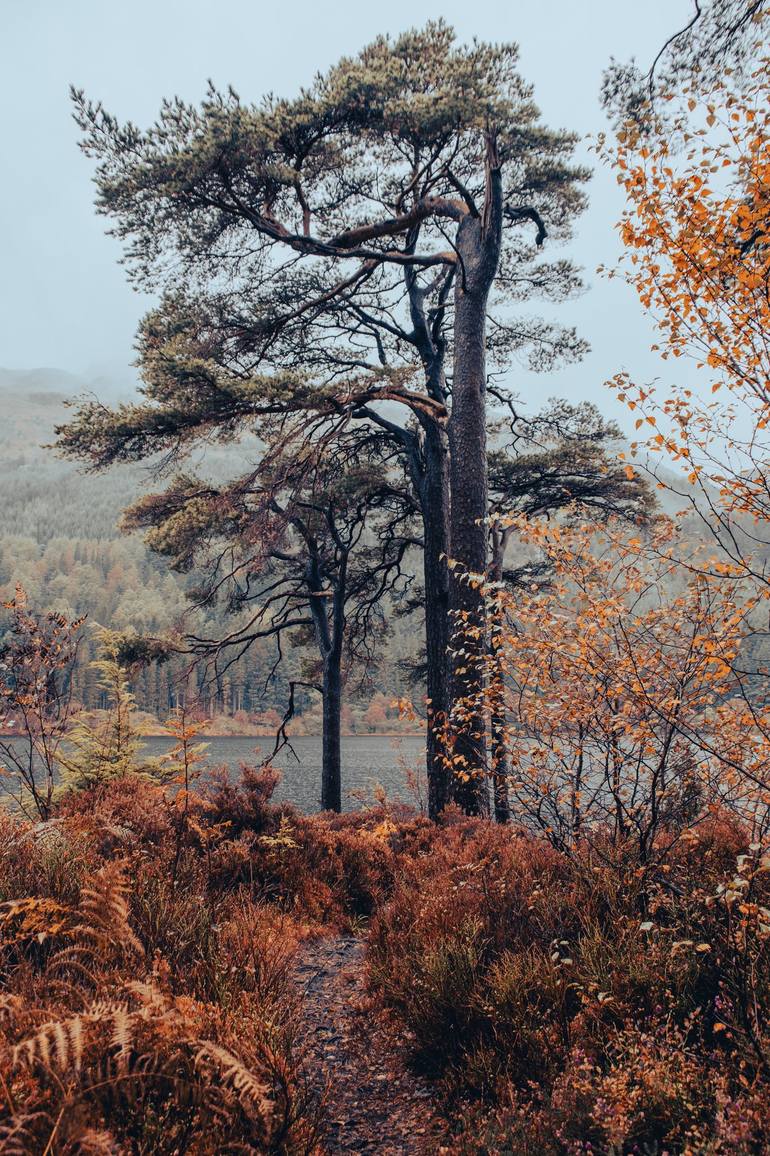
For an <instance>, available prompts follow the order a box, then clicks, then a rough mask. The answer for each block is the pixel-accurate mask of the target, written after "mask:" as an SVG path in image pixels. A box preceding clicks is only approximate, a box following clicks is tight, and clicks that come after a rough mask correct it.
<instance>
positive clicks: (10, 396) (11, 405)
mask: <svg viewBox="0 0 770 1156" xmlns="http://www.w3.org/2000/svg"><path fill="white" fill-rule="evenodd" d="M129 389H130V385H128V386H127V387H126V389H125V390H124V391H122V392H123V395H124V396H126V395H127V394H128V391H129ZM84 391H91V392H93V393H95V394H97V396H100V397H102V396H105V397H107V398H108V399H109V400H112V399H114V398H115V397H119V396H120V395H121V390H120V387H119V385H116V384H115V383H114V382H112V381H107V380H94V381H88V382H85V383H83V382H81V381H79V380H78V379H77V378H75V377H73V376H71V375H69V374H67V373H64V372H63V371H59V370H54V369H40V370H28V371H18V372H15V371H10V370H3V369H0V406H1V407H2V422H0V486H2V494H3V501H2V503H0V593H1V594H2V595H3V597H8V596H10V595H11V594H12V593H13V589H14V586H15V584H16V583H17V582H20V583H21V584H22V585H23V586H24V587H25V589H26V590H27V593H28V595H29V598H30V601H31V603H32V604H33V605H34V606H35V607H39V608H41V609H56V610H60V611H62V612H63V613H65V614H67V615H70V616H78V615H81V614H87V615H88V617H89V619H90V620H91V621H92V622H96V623H99V624H101V625H104V626H111V627H115V628H117V629H120V630H124V629H135V630H137V631H138V632H140V633H143V634H150V635H162V634H163V633H165V632H166V631H168V630H169V629H170V628H172V627H174V626H177V625H179V624H180V623H183V624H187V623H189V622H190V617H189V616H190V609H189V604H188V602H187V600H186V598H185V594H184V590H185V585H186V581H187V580H186V578H185V577H184V576H183V575H178V574H175V573H173V572H172V571H171V570H169V568H168V566H167V564H166V562H165V561H164V560H163V559H161V558H157V557H155V556H154V555H152V554H151V553H150V552H149V551H148V550H147V549H146V548H145V546H144V543H143V542H142V539H141V537H140V536H137V535H131V536H126V535H123V534H121V532H120V530H119V528H118V523H119V520H120V514H121V511H122V509H123V508H124V507H125V506H126V505H128V504H129V503H130V502H131V501H132V500H133V499H134V498H135V497H136V496H137V494H138V493H139V492H141V491H142V490H143V489H145V488H147V487H148V486H149V485H151V484H152V479H151V478H150V477H149V476H148V473H147V471H146V469H143V468H141V467H122V468H116V469H113V470H110V471H108V472H107V473H105V474H101V475H93V474H84V473H83V472H81V471H80V470H78V469H77V467H76V466H75V465H73V464H72V463H71V462H67V461H63V460H61V459H60V458H58V457H57V456H56V455H55V453H54V452H53V451H52V450H50V449H47V448H45V447H46V445H48V444H50V442H51V441H52V440H53V431H54V426H55V425H56V424H57V423H59V422H61V421H62V419H63V418H64V417H65V416H66V414H67V410H66V408H65V402H66V400H67V398H72V397H73V396H75V395H76V394H78V393H82V392H84ZM227 452H228V451H226V450H220V451H218V453H219V454H220V455H223V454H225V453H227ZM229 452H238V451H237V450H231V451H229ZM208 465H209V466H210V468H211V469H213V470H214V471H216V467H217V461H216V460H213V461H212V462H210V463H208ZM217 625H221V623H220V624H217V623H216V622H215V621H211V620H209V621H208V622H206V621H205V620H203V619H202V618H201V617H198V618H197V626H198V627H208V629H207V630H206V633H212V632H213V631H214V630H215V629H216V627H217ZM393 628H394V634H393V637H392V638H391V640H390V642H389V643H388V644H387V645H386V647H385V650H384V653H383V671H382V672H381V680H379V681H380V685H387V686H388V687H389V688H392V689H393V694H394V695H395V694H398V693H400V692H401V691H402V690H403V691H404V692H406V686H405V683H404V679H403V675H402V674H401V672H400V669H399V666H398V662H399V659H400V658H401V657H402V656H404V655H406V654H409V653H411V651H412V642H411V639H410V627H409V625H408V623H407V622H405V621H402V620H399V619H396V620H395V621H394V623H393ZM411 633H412V634H413V631H412V632H411ZM89 649H90V646H87V647H86V650H85V654H84V658H85V660H86V661H85V662H84V663H83V664H82V666H81V671H80V673H79V676H78V678H79V685H78V687H77V691H78V695H79V697H81V698H82V699H83V701H84V702H85V704H86V705H87V706H89V707H91V706H97V705H99V702H98V691H97V689H96V687H95V686H94V678H93V674H92V672H89V671H88V669H87V660H88V658H89ZM272 660H273V650H272V647H271V646H270V645H269V644H265V645H263V646H261V647H254V648H253V649H252V650H251V651H250V652H249V653H248V654H247V655H245V656H244V657H243V658H241V659H240V660H239V661H238V662H237V663H236V664H235V665H234V666H233V667H232V668H230V670H229V671H228V672H227V674H226V675H225V676H224V677H223V678H221V679H219V680H218V681H217V680H214V681H213V682H211V681H209V680H207V681H206V682H205V684H204V682H203V680H202V678H201V685H200V692H201V695H202V697H203V699H204V701H205V702H206V703H207V706H208V707H209V709H210V710H211V711H212V712H213V713H219V712H222V713H224V714H227V715H231V714H235V713H237V712H244V711H245V712H248V713H249V714H251V715H257V716H260V715H264V716H265V719H266V720H268V721H269V720H270V719H273V718H274V717H275V712H276V711H280V712H281V713H282V711H283V707H284V704H285V699H286V687H287V678H286V676H291V677H293V676H296V675H297V674H298V673H299V669H300V664H301V661H302V655H301V652H300V651H293V650H292V649H291V648H290V649H289V651H288V654H287V659H286V663H285V664H284V673H283V674H281V675H279V676H278V677H277V678H276V679H274V680H272V681H268V676H269V672H270V670H271V667H272ZM182 667H183V663H182V661H181V660H179V661H175V662H171V663H168V664H166V665H164V666H161V667H159V668H157V669H153V670H150V671H147V672H146V673H145V674H143V675H141V676H140V677H139V679H138V680H137V685H136V687H135V691H136V694H137V699H138V703H139V705H140V707H141V708H142V709H144V710H148V711H150V712H151V713H152V714H155V715H157V716H158V717H160V718H163V717H164V716H165V715H167V714H168V712H169V710H170V709H172V708H173V706H174V705H175V704H176V702H177V701H178V693H179V691H178V686H179V682H180V678H181V676H182V673H183V671H182ZM266 683H267V686H266ZM382 698H383V696H381V695H380V696H379V699H382ZM299 705H300V708H301V709H302V708H304V711H305V726H306V727H307V729H308V730H314V729H315V728H316V726H317V724H318V722H319V720H318V719H316V717H315V714H316V711H315V709H314V708H315V703H314V701H313V696H312V695H308V694H305V696H304V698H303V699H302V700H301V701H300V704H299ZM367 706H368V703H367V702H366V701H364V700H362V701H361V703H360V707H357V706H356V705H355V704H354V706H353V710H352V712H351V711H348V717H347V720H346V722H347V725H348V727H350V728H356V727H366V728H368V727H369V726H371V724H372V721H373V720H372V719H371V718H370V719H369V720H368V721H365V720H364V716H365V714H366V710H367ZM380 706H381V708H382V709H381V710H378V711H375V712H374V713H375V715H377V716H378V717H379V715H380V714H382V715H383V716H386V715H391V712H390V711H389V710H388V709H387V705H386V704H385V703H384V702H382V703H380ZM370 713H371V712H370ZM393 721H394V720H393V719H392V717H391V718H389V719H387V721H386V718H385V717H383V718H382V719H381V720H380V725H381V726H382V727H383V729H385V728H386V727H387V726H389V725H392V724H393Z"/></svg>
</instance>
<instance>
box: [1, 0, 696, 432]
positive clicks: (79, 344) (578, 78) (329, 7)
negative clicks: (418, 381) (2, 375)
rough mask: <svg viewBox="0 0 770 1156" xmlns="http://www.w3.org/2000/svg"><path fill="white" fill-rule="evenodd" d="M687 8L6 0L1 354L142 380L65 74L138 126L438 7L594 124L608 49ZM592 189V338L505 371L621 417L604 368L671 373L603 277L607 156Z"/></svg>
mask: <svg viewBox="0 0 770 1156" xmlns="http://www.w3.org/2000/svg"><path fill="white" fill-rule="evenodd" d="M690 10H691V3H690V0H647V3H646V4H644V5H640V4H639V3H638V0H583V2H582V3H576V2H575V0H537V2H536V3H532V2H531V0H526V2H525V0H473V2H472V3H468V0H464V2H463V3H460V2H459V0H444V2H443V3H439V2H437V0H436V2H434V0H417V2H416V3H415V2H412V3H407V2H406V0H389V3H388V4H386V5H381V6H380V5H377V4H367V3H364V2H361V0H358V2H356V0H337V2H333V3H329V2H325V0H286V2H284V3H279V2H274V3H266V2H265V0H218V2H213V0H123V2H122V3H117V2H115V0H113V2H109V0H0V12H2V25H1V26H0V44H2V58H1V59H2V68H1V69H0V86H1V87H2V89H3V91H2V98H1V99H0V137H1V140H2V157H3V166H4V169H5V179H4V180H3V181H2V183H1V184H0V246H1V249H2V252H1V254H0V260H1V261H2V272H3V276H2V284H1V285H0V298H1V300H0V366H5V367H9V368H33V367H37V366H55V367H59V368H62V369H65V370H68V371H70V372H73V373H76V374H80V375H83V376H84V377H90V376H92V375H94V374H97V373H104V372H109V373H110V375H115V376H118V377H119V378H120V379H122V380H125V381H126V382H128V381H130V380H131V379H132V377H133V371H132V370H131V369H130V368H129V367H130V363H131V361H132V358H133V351H132V342H133V334H134V331H135V328H136V324H137V321H138V319H139V317H140V316H141V314H142V313H143V312H144V311H145V309H146V308H147V306H148V304H149V299H148V298H142V297H140V296H138V295H137V294H136V293H135V292H134V291H133V290H132V289H130V288H129V287H128V285H127V284H126V282H125V278H124V273H123V270H122V269H121V267H120V265H119V264H118V258H119V256H120V250H119V246H118V244H117V243H116V242H115V241H114V240H113V239H112V238H109V237H106V236H105V227H106V221H105V220H104V219H103V218H100V217H97V216H96V214H95V212H94V210H93V192H92V186H91V183H90V174H91V163H90V162H89V161H88V159H87V158H85V157H84V156H83V155H82V154H81V153H80V151H79V150H78V148H77V130H76V128H75V125H74V123H73V122H72V120H71V118H70V110H69V101H68V86H69V84H70V83H74V84H75V85H77V86H78V87H83V88H85V90H86V93H87V94H88V95H89V96H90V97H92V98H94V99H100V100H102V101H103V103H104V105H105V106H106V108H107V109H108V110H109V111H111V112H113V113H115V114H116V115H117V116H118V117H120V118H131V119H132V120H134V121H136V122H137V123H139V124H140V125H145V124H147V123H148V122H150V121H151V120H152V119H153V118H154V115H155V113H156V111H157V108H158V105H159V103H160V101H161V99H162V98H163V97H164V96H171V95H174V94H179V95H180V96H182V97H184V98H186V99H187V100H196V99H198V98H200V97H201V96H202V95H203V93H204V90H205V86H206V81H207V79H208V78H211V79H213V80H214V82H215V83H216V84H217V85H219V86H222V87H224V86H226V85H227V84H232V85H233V87H234V88H236V90H237V91H238V92H239V93H240V95H241V97H242V99H244V100H251V99H255V100H256V99H258V98H259V97H260V96H262V95H263V94H264V93H265V92H267V91H274V92H276V93H279V94H282V95H292V94H293V93H294V92H296V90H297V89H298V87H299V86H300V85H302V84H303V83H306V82H307V81H308V80H309V79H310V78H311V76H312V74H313V73H314V72H315V71H316V70H319V69H321V70H323V69H325V68H327V67H328V66H329V65H331V64H332V63H333V62H335V61H336V60H337V59H338V57H340V56H341V55H343V54H349V53H353V52H355V51H356V50H357V49H359V48H360V47H362V46H363V45H364V44H365V43H367V42H368V41H369V40H371V39H372V38H373V37H374V36H376V35H377V34H378V33H381V32H389V33H398V32H401V31H403V30H404V29H406V28H408V27H411V26H414V25H415V24H421V23H423V22H424V21H425V20H426V19H428V18H430V17H438V16H444V17H445V18H446V19H447V20H448V21H449V22H450V23H452V24H453V25H454V27H455V28H456V30H457V32H458V34H459V35H460V36H461V37H462V38H463V39H468V38H470V37H472V36H474V35H475V36H478V37H479V38H482V39H487V40H496V41H501V40H506V41H507V40H514V41H516V42H518V44H519V45H520V49H521V72H522V74H523V75H524V76H525V77H526V78H527V79H528V80H530V81H531V82H532V83H533V84H534V86H535V96H536V99H537V101H538V103H539V105H540V107H541V109H542V112H543V115H544V117H545V120H546V122H547V123H549V124H551V125H552V126H553V127H564V128H569V129H573V130H576V131H577V132H578V133H580V134H585V135H586V136H587V135H588V134H590V133H595V132H597V131H598V130H600V129H601V128H602V127H603V123H604V122H603V117H602V113H601V110H600V107H599V100H598V93H599V87H600V82H601V72H602V69H603V68H604V66H605V65H606V64H607V63H608V61H609V59H610V57H612V56H615V57H617V58H620V59H622V60H626V59H628V58H629V57H630V56H632V55H636V56H637V58H638V59H639V60H640V62H642V63H644V64H647V63H649V61H650V60H651V58H652V56H654V54H655V52H656V50H657V49H658V47H660V45H661V43H662V42H663V41H664V40H665V39H666V37H667V36H668V35H669V33H670V32H671V31H673V30H674V29H676V28H678V27H680V26H681V25H682V23H684V22H686V16H687V14H688V13H689V12H690ZM683 18H684V19H683ZM585 156H586V157H588V153H587V151H586V152H585ZM589 192H590V197H591V207H590V210H589V211H588V213H587V214H586V215H585V216H584V217H583V218H582V219H581V220H580V221H579V222H578V226H577V232H578V236H577V238H576V241H575V243H574V245H573V246H572V248H571V255H572V256H573V258H575V259H576V260H577V261H578V262H579V263H580V264H581V265H583V266H584V268H585V270H586V275H587V278H588V280H589V282H590V285H591V288H590V290H589V291H588V293H587V294H586V295H585V296H584V297H582V298H581V299H580V300H578V301H575V302H572V303H570V304H569V305H567V306H566V307H565V308H564V309H563V310H562V311H561V312H560V316H561V317H562V319H563V320H565V321H567V322H569V323H571V324H575V325H577V326H578V328H579V330H580V332H581V333H582V335H583V336H585V337H586V338H587V339H588V340H589V341H590V343H591V346H592V353H591V355H590V356H589V357H587V358H586V359H585V360H584V361H583V363H582V364H581V365H580V366H577V367H571V368H569V369H567V370H563V371H561V372H560V373H558V374H549V375H546V376H545V377H544V378H543V379H539V380H538V379H535V378H533V376H532V375H528V374H524V373H520V372H519V371H518V370H517V369H514V370H513V371H512V378H511V381H512V384H514V385H515V386H516V387H518V388H520V390H521V391H522V392H523V393H524V394H525V395H526V396H528V397H530V398H532V400H533V401H534V400H535V398H536V397H537V396H542V397H548V396H553V395H559V396H564V397H568V398H569V399H570V400H574V401H577V400H580V399H581V398H585V397H588V398H591V399H592V400H595V401H597V402H599V403H600V404H601V405H602V407H603V408H604V409H605V410H607V411H608V412H613V413H615V414H616V416H621V412H622V411H621V409H620V407H617V408H615V407H616V403H613V402H612V400H611V398H610V395H609V393H608V391H607V390H606V389H605V388H604V386H603V382H604V381H605V380H606V379H607V378H608V377H610V376H611V375H612V374H613V373H615V372H616V371H617V370H619V369H624V368H625V369H629V370H631V371H632V373H633V374H635V375H636V377H637V378H638V379H640V380H641V379H644V380H650V379H651V378H653V377H655V376H656V375H658V374H660V375H661V376H662V377H663V378H664V380H665V376H666V371H667V365H666V363H664V362H661V361H658V360H657V358H656V357H655V355H654V354H651V353H650V352H649V345H650V343H651V341H652V340H653V336H652V330H651V327H650V324H649V322H648V321H647V320H646V319H645V318H644V317H643V316H642V314H641V312H640V310H639V306H638V304H637V302H636V298H635V296H634V295H632V293H631V291H630V290H628V289H627V288H625V287H624V286H622V285H621V283H620V282H618V281H612V282H609V283H608V282H606V281H604V280H602V279H601V278H600V277H598V276H597V275H596V274H595V269H596V266H597V265H598V264H600V263H604V264H607V263H612V261H613V259H614V258H615V257H616V256H617V253H618V243H617V239H616V236H615V232H614V224H615V222H616V221H617V219H618V216H619V214H620V211H621V209H622V198H621V195H620V193H619V190H618V188H617V185H616V183H615V177H614V175H613V174H611V173H608V172H607V171H606V170H603V169H601V168H597V169H596V172H595V176H594V180H593V181H592V184H591V188H590V190H589ZM623 416H625V415H623Z"/></svg>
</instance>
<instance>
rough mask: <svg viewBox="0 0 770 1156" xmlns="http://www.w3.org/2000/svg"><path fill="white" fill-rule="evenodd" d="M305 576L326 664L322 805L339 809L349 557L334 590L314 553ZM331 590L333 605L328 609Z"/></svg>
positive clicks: (340, 801) (332, 809) (322, 741)
mask: <svg viewBox="0 0 770 1156" xmlns="http://www.w3.org/2000/svg"><path fill="white" fill-rule="evenodd" d="M305 580H306V582H307V585H308V589H309V590H310V592H311V598H310V610H311V614H312V617H313V624H314V627H315V635H316V642H317V644H318V651H319V654H320V656H321V662H322V666H323V685H322V693H323V736H322V740H321V748H322V763H321V808H322V809H323V810H324V811H337V812H339V811H341V810H342V758H341V751H340V730H341V725H340V719H341V714H342V641H343V639H344V637H345V597H346V592H347V591H346V585H347V557H344V558H342V559H341V562H340V566H339V572H338V574H337V579H336V582H335V585H334V589H333V591H331V592H330V591H328V590H325V589H324V583H323V581H322V578H321V574H320V571H319V567H318V559H317V557H316V556H313V557H311V558H310V560H309V561H308V565H307V569H306V576H305ZM330 593H331V606H330V608H329V609H327V605H328V602H329V597H328V596H329V594H330Z"/></svg>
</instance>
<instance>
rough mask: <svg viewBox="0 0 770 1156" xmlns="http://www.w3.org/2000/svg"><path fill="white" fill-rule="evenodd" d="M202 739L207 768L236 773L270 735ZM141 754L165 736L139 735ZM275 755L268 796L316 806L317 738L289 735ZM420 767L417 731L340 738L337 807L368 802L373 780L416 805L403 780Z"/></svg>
mask: <svg viewBox="0 0 770 1156" xmlns="http://www.w3.org/2000/svg"><path fill="white" fill-rule="evenodd" d="M202 738H203V739H204V740H205V741H206V743H207V744H208V750H207V760H208V763H209V765H210V766H211V767H218V766H224V767H227V768H228V769H229V770H231V771H232V772H233V774H235V775H237V773H238V768H239V766H240V764H241V763H249V764H255V763H257V764H258V763H261V762H262V760H263V759H264V758H266V756H267V755H269V754H270V752H271V751H272V749H273V740H272V739H271V738H251V737H250V738H244V737H242V736H240V735H239V736H233V737H227V738H213V737H212V738H208V739H207V738H206V737H205V735H204V736H202ZM143 741H144V744H145V747H144V753H145V754H147V755H160V754H163V753H164V751H167V750H169V749H170V748H171V747H172V746H173V740H172V739H167V738H148V739H144V740H143ZM291 745H292V749H293V751H294V752H295V754H296V757H295V755H294V754H292V751H291V750H289V749H288V748H287V747H284V749H283V750H282V751H281V752H280V754H279V755H278V756H277V757H276V759H275V762H274V766H276V767H278V768H280V771H281V781H280V783H279V784H278V787H277V789H276V792H275V795H274V796H273V798H274V799H275V800H276V801H279V800H280V801H287V802H290V803H294V805H295V806H296V807H298V808H299V809H300V810H302V811H305V812H306V813H310V812H312V811H317V810H319V808H320V793H321V740H320V738H317V737H303V738H296V739H292V744H291ZM424 768H425V740H424V739H423V738H421V737H420V736H419V735H415V736H400V737H398V738H388V737H384V736H382V735H351V736H350V737H348V738H343V740H342V806H343V809H344V810H355V809H356V808H358V807H362V806H365V805H366V804H367V803H371V802H372V800H373V798H374V790H375V788H376V786H377V784H380V785H381V786H382V787H384V788H385V790H386V792H387V795H388V798H390V799H393V800H396V799H400V800H401V801H402V802H408V803H411V804H413V805H414V804H415V803H416V801H417V800H416V799H415V796H414V792H413V791H411V790H410V789H409V786H408V784H407V772H408V771H409V770H411V771H418V772H419V773H420V775H422V773H423V772H424Z"/></svg>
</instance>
